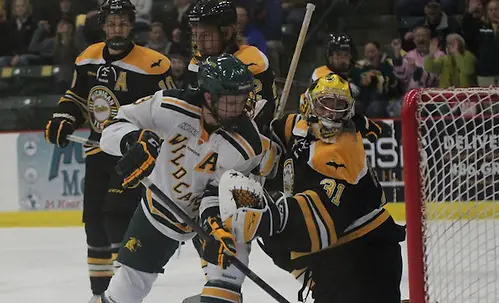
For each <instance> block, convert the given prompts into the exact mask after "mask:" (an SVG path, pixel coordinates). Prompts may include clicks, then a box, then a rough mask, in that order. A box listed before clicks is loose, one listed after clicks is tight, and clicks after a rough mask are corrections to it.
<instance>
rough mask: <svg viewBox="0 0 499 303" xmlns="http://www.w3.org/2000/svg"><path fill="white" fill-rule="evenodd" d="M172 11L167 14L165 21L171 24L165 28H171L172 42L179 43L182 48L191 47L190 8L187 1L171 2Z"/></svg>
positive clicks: (176, 0)
mask: <svg viewBox="0 0 499 303" xmlns="http://www.w3.org/2000/svg"><path fill="white" fill-rule="evenodd" d="M173 4H174V6H175V7H174V9H173V10H172V11H170V12H168V13H167V20H169V22H170V23H171V24H170V25H169V26H168V25H167V26H166V28H171V31H170V34H171V40H172V42H175V43H179V44H180V45H182V46H183V47H186V48H190V47H191V31H190V26H189V18H188V14H189V12H190V10H191V8H192V5H191V2H190V1H189V0H173Z"/></svg>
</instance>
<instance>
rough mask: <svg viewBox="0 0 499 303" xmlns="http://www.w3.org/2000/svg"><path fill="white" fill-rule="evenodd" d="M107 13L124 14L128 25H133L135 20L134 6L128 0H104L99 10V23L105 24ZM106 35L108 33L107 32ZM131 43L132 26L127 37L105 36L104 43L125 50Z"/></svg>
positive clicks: (112, 47)
mask: <svg viewBox="0 0 499 303" xmlns="http://www.w3.org/2000/svg"><path fill="white" fill-rule="evenodd" d="M109 15H125V16H128V20H129V22H130V26H131V27H133V24H134V22H135V6H134V5H133V4H132V2H130V0H106V1H105V2H104V3H103V4H102V6H101V7H100V10H99V23H101V24H102V25H104V26H105V23H106V19H107V17H108V16H109ZM107 35H109V34H108V33H107ZM130 43H132V28H130V32H129V34H128V36H127V37H123V36H119V35H117V36H114V35H113V37H111V38H108V37H106V44H107V45H108V47H109V48H111V49H114V50H125V49H126V48H127V47H128V46H129V45H130Z"/></svg>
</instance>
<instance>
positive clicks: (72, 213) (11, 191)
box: [0, 130, 499, 227]
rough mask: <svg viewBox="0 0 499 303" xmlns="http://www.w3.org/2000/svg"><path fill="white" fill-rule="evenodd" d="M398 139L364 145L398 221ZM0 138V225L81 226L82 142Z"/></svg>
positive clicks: (480, 214)
mask: <svg viewBox="0 0 499 303" xmlns="http://www.w3.org/2000/svg"><path fill="white" fill-rule="evenodd" d="M75 134H76V135H79V136H86V135H87V134H88V132H87V131H85V130H84V131H78V132H76V133H75ZM398 141H399V140H396V139H395V138H394V137H391V138H385V140H380V144H376V145H373V144H369V143H366V142H365V144H366V151H367V154H368V158H369V159H370V161H371V162H372V163H374V165H373V166H374V169H375V170H376V171H377V174H378V176H379V178H380V179H381V183H382V184H383V186H384V187H385V193H386V196H387V200H388V201H392V202H391V203H388V204H387V205H386V208H387V209H388V210H389V211H390V212H391V214H392V216H393V217H394V218H395V219H396V220H397V221H405V205H404V203H402V202H400V201H401V200H403V188H404V182H403V180H400V179H401V175H402V173H401V172H402V157H401V156H402V151H401V148H400V144H399V142H398ZM0 142H1V146H0V164H1V166H2V174H0V189H1V190H0V227H35V226H41V227H43V226H47V227H50V226H78V225H80V224H81V209H82V206H83V180H84V174H85V170H84V150H83V148H82V146H81V145H80V144H70V145H69V146H68V147H66V148H64V149H60V148H55V147H54V146H53V145H49V144H47V143H46V142H45V140H44V138H43V132H41V131H38V132H23V133H4V134H0ZM395 201H396V202H395ZM432 213H435V214H438V215H436V216H432V218H433V219H446V220H453V219H456V218H458V217H464V218H475V217H476V218H480V219H484V218H495V219H499V203H495V202H494V201H487V202H480V203H476V202H464V203H463V202H444V203H438V205H435V206H434V207H433V208H432Z"/></svg>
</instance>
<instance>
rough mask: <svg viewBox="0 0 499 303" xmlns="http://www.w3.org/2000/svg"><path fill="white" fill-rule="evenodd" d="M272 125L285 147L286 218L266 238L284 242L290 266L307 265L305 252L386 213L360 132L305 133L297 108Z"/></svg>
mask: <svg viewBox="0 0 499 303" xmlns="http://www.w3.org/2000/svg"><path fill="white" fill-rule="evenodd" d="M274 130H275V132H276V135H277V136H278V137H279V139H280V140H281V141H282V143H283V145H285V146H286V148H287V154H286V158H285V161H284V164H283V167H282V170H283V182H284V192H285V193H286V195H287V196H288V198H287V205H288V215H287V218H288V222H287V224H286V228H285V229H284V231H283V232H282V233H280V234H278V235H276V236H273V237H272V240H271V241H270V242H272V243H274V245H279V246H280V247H285V248H287V250H288V251H289V257H290V258H291V262H292V264H293V268H292V269H300V268H303V267H305V266H308V265H307V262H310V260H311V259H309V257H311V256H313V255H315V254H317V253H319V252H321V251H325V250H328V249H330V248H334V247H336V246H338V245H341V244H344V243H347V242H350V241H352V240H355V239H357V238H360V237H362V236H364V235H366V234H367V233H369V232H371V231H372V230H374V229H376V228H377V227H379V226H380V225H381V224H382V223H384V222H385V221H386V220H387V219H388V218H389V217H390V214H389V213H388V211H386V210H385V209H384V208H383V207H382V206H383V205H384V204H385V203H386V201H385V197H384V193H383V189H382V187H381V185H380V183H379V181H378V179H377V177H376V176H375V174H374V172H373V170H372V169H371V167H370V165H369V163H368V161H367V158H366V153H365V150H364V145H363V141H362V136H361V135H360V133H359V132H357V133H355V132H353V131H352V132H344V133H342V134H341V135H339V136H338V137H336V141H335V142H334V143H325V142H323V141H321V140H317V139H316V138H315V137H313V136H312V135H310V134H309V133H308V125H307V123H306V121H305V120H302V119H301V117H300V115H296V114H290V115H288V116H286V117H285V118H283V119H281V120H279V121H276V124H275V125H274ZM288 227H290V228H288ZM276 243H279V244H276ZM308 264H309V263H308ZM288 269H289V268H288Z"/></svg>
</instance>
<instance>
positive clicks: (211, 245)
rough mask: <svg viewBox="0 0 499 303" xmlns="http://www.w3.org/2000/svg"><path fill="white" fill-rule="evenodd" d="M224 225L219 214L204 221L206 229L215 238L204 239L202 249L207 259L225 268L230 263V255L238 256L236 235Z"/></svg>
mask: <svg viewBox="0 0 499 303" xmlns="http://www.w3.org/2000/svg"><path fill="white" fill-rule="evenodd" d="M222 226H223V224H222V220H221V219H220V217H218V216H215V217H208V218H207V219H206V220H205V221H204V222H203V227H204V229H205V230H206V231H207V232H208V233H209V234H210V236H212V237H213V238H214V239H213V240H212V241H203V243H202V250H203V259H204V260H205V261H207V262H209V263H211V264H215V265H218V266H219V267H221V268H223V269H225V268H227V267H229V265H230V260H229V259H230V257H235V256H236V243H235V242H236V241H235V240H234V236H233V235H232V234H231V233H230V232H229V231H227V230H225V229H224V228H222Z"/></svg>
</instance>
